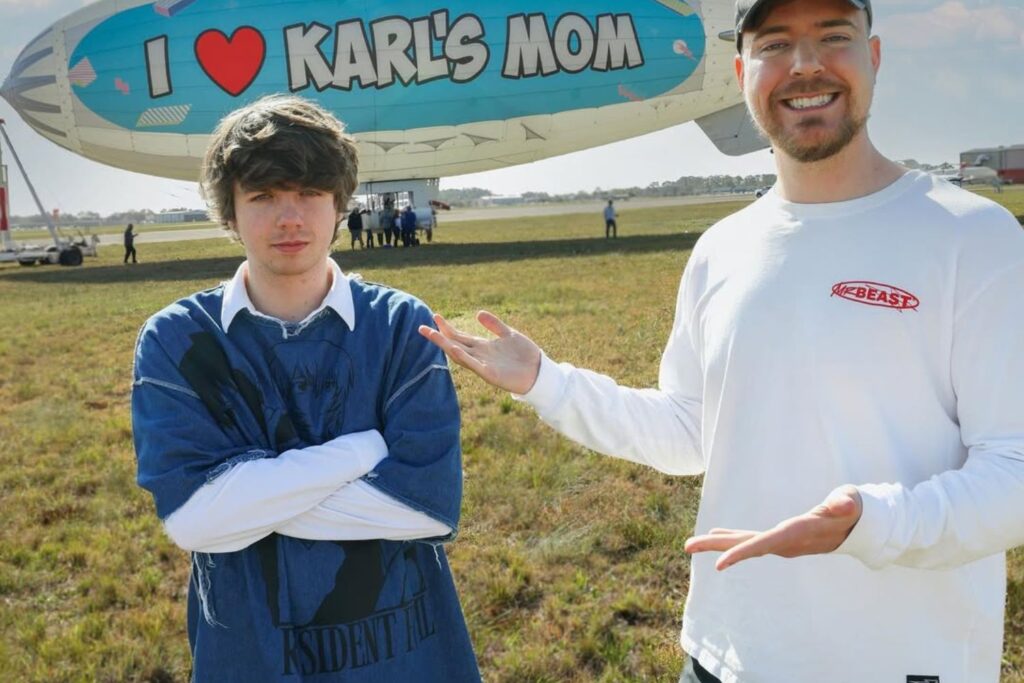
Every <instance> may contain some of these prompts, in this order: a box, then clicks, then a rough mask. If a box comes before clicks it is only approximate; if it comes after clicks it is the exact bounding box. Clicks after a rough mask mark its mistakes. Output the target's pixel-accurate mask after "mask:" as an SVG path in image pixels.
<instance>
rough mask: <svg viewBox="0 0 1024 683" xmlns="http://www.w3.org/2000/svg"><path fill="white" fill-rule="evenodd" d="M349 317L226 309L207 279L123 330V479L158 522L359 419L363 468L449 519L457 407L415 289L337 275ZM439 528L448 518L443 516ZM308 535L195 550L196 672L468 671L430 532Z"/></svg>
mask: <svg viewBox="0 0 1024 683" xmlns="http://www.w3.org/2000/svg"><path fill="white" fill-rule="evenodd" d="M350 285H351V289H352V296H353V303H354V307H355V319H356V321H357V322H356V324H355V328H354V329H349V327H348V325H346V323H345V322H344V321H343V320H342V319H341V318H340V317H339V316H338V314H337V313H336V312H335V311H334V310H332V309H330V308H325V309H323V310H322V311H320V313H319V314H317V315H316V316H314V317H313V318H312V319H311V320H307V321H304V323H303V324H302V325H283V326H282V324H281V323H280V322H278V321H274V320H271V319H267V318H263V317H260V316H256V315H253V314H251V313H250V312H249V311H247V310H243V311H241V312H240V313H238V314H237V317H236V318H235V320H234V322H232V323H231V325H230V328H229V331H227V332H226V331H225V330H223V329H222V328H221V323H220V313H221V304H222V301H223V294H224V287H223V286H220V287H216V288H213V289H210V290H207V291H204V292H199V293H197V294H194V295H192V296H190V297H187V298H185V299H182V300H180V301H178V302H176V303H174V304H172V305H170V306H168V307H167V308H165V309H164V310H162V311H160V312H159V313H157V314H156V315H154V316H153V317H152V318H150V319H149V321H148V322H147V323H146V324H145V326H144V327H143V328H142V331H141V332H140V334H139V339H138V343H137V347H136V354H135V378H134V379H135V381H134V387H133V391H132V428H133V432H134V437H135V447H136V453H137V457H138V481H139V484H140V485H141V486H142V487H144V488H145V489H147V490H148V491H150V492H151V493H152V494H153V497H154V499H155V502H156V509H157V514H158V515H159V516H160V518H161V519H166V518H167V516H168V515H170V514H171V513H173V512H174V511H175V510H176V509H177V508H178V507H179V506H181V505H182V504H183V503H185V502H186V501H187V500H188V499H189V497H191V495H192V494H193V493H194V492H195V491H196V490H197V489H199V488H200V487H201V486H203V484H205V483H206V482H208V481H212V480H213V479H214V478H216V476H218V475H219V474H221V473H223V472H224V471H226V470H227V469H229V468H230V467H231V465H233V464H235V463H238V462H242V461H245V460H250V459H253V458H273V457H275V456H276V455H277V454H278V453H281V452H284V451H286V450H289V449H293V448H304V447H307V446H312V445H317V444H322V443H325V442H327V441H329V440H331V439H333V438H335V437H338V436H341V435H344V434H349V433H354V432H360V431H365V430H370V429H376V430H377V431H379V432H380V433H381V434H382V435H383V437H384V440H385V442H386V443H387V445H388V456H387V457H386V458H385V459H383V460H382V461H381V462H380V463H379V464H378V465H377V467H376V468H375V469H374V470H373V471H372V472H370V473H369V474H367V475H366V477H364V480H365V481H366V482H367V483H369V484H371V485H373V486H375V487H376V488H378V489H379V490H381V491H383V492H384V493H386V494H387V495H389V496H391V497H392V498H394V499H396V500H399V501H401V502H402V503H404V504H405V505H407V506H409V507H411V508H413V509H415V510H418V511H420V512H423V513H425V514H427V515H429V516H431V517H433V518H435V519H437V520H439V521H441V522H443V523H444V524H446V525H447V526H449V527H450V528H452V529H453V530H454V529H456V528H457V525H458V519H459V507H460V503H461V494H462V467H461V453H460V447H459V407H458V403H457V400H456V396H455V391H454V387H453V385H452V382H451V377H450V374H449V372H448V368H447V364H446V362H445V360H444V357H443V355H442V354H441V352H440V351H439V350H438V349H437V348H436V347H434V346H433V345H432V344H430V343H429V342H428V341H426V340H425V339H423V338H422V337H421V336H420V335H419V333H418V332H417V328H418V327H419V325H421V324H427V325H430V324H432V320H431V315H430V312H429V310H428V309H427V308H426V306H424V305H423V304H422V303H421V302H420V301H418V300H417V299H415V298H413V297H411V296H409V295H407V294H404V293H402V292H398V291H396V290H392V289H388V288H385V287H381V286H377V285H372V284H367V283H363V282H360V281H357V280H350ZM453 535H454V531H453ZM441 540H447V539H434V540H433V541H432V542H397V541H385V540H373V541H310V540H304V539H298V538H292V537H288V536H282V535H280V534H276V533H272V534H270V535H269V536H267V537H266V538H264V539H262V540H260V541H258V542H256V543H254V544H253V545H250V546H249V547H247V548H245V549H243V550H239V551H236V552H230V553H216V554H204V553H195V554H194V557H193V565H194V572H193V579H192V581H191V583H190V586H189V601H188V608H189V609H188V634H189V642H190V645H191V649H192V655H193V666H194V671H193V676H194V680H195V681H201V682H204V681H217V682H218V683H219V682H224V683H228V682H230V681H245V682H247V683H249V682H252V683H256V682H260V681H268V682H271V681H274V682H276V681H314V682H321V681H323V682H328V681H330V682H335V681H346V682H347V681H353V682H357V683H363V682H367V683H369V682H371V681H372V682H380V683H383V682H388V683H391V682H396V681H423V682H428V681H446V682H447V681H478V680H480V675H479V672H478V669H477V665H476V660H475V657H474V655H473V651H472V646H471V644H470V641H469V636H468V632H467V630H466V626H465V621H464V619H463V615H462V611H461V608H460V606H459V602H458V597H457V595H456V593H455V587H454V584H453V582H452V577H451V574H450V572H449V569H448V564H447V561H446V558H445V555H444V551H443V549H442V548H441V546H440V545H439V541H441Z"/></svg>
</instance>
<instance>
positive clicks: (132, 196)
mask: <svg viewBox="0 0 1024 683" xmlns="http://www.w3.org/2000/svg"><path fill="white" fill-rule="evenodd" d="M83 4H87V3H83V2H82V1H81V0H0V80H2V79H3V77H5V76H6V74H7V73H8V71H9V69H10V66H11V64H12V63H13V61H14V59H15V57H17V55H18V54H19V53H20V52H21V50H22V48H23V47H24V46H25V44H26V43H27V41H28V40H30V39H31V38H32V37H33V36H35V35H36V34H37V33H39V32H40V31H42V30H43V29H45V28H46V27H48V26H50V25H51V24H53V23H54V22H56V21H58V20H59V19H61V18H63V17H64V16H66V15H67V14H69V13H70V12H72V11H74V10H75V9H77V8H78V7H81V6H82V5H83ZM876 5H877V7H876V10H875V12H876V18H875V32H876V33H877V34H878V35H879V36H881V38H882V46H883V63H882V69H881V72H880V75H879V82H878V89H877V92H876V96H875V104H874V107H873V110H872V118H871V122H870V124H869V127H870V131H871V136H872V139H873V140H874V141H875V143H876V145H877V146H878V147H879V148H880V149H881V150H882V151H883V152H884V153H885V154H887V155H888V156H890V157H892V158H895V159H907V158H913V159H917V160H918V161H923V162H929V163H939V162H942V161H951V162H956V161H957V159H958V156H959V152H960V151H962V150H965V149H969V148H972V147H982V146H989V145H1008V144H1020V143H1024V2H1022V0H881V1H880V2H877V3H876ZM0 118H4V119H6V120H7V122H8V125H7V128H8V133H9V134H10V135H11V137H12V139H13V142H14V144H15V146H16V147H17V149H18V153H19V155H20V156H21V158H22V161H23V162H24V163H25V165H26V167H27V169H28V171H29V174H30V176H31V177H32V179H33V182H34V183H35V185H36V189H37V190H38V192H39V195H40V198H41V200H42V202H43V204H44V205H45V206H46V208H47V209H50V208H54V207H56V208H59V209H61V210H62V211H65V212H77V211H82V210H93V211H98V212H100V213H110V212H113V211H118V210H124V209H131V208H144V207H148V208H151V209H154V210H160V209H164V208H170V207H173V206H194V207H199V206H201V205H202V202H201V200H200V199H199V197H198V194H197V192H196V190H195V184H194V183H187V182H182V181H172V180H166V179H160V178H154V177H152V176H145V175H140V174H136V173H130V172H127V171H122V170H119V169H114V168H111V167H108V166H104V165H102V164H97V163H95V162H91V161H88V160H86V159H83V158H81V157H78V156H76V155H75V154H73V153H71V152H68V151H66V150H64V149H62V148H60V147H57V146H56V145H54V144H52V143H50V142H49V141H47V140H45V139H44V138H42V137H41V136H39V135H38V134H36V133H35V132H34V131H32V130H31V129H29V128H28V127H27V126H26V125H25V124H24V123H23V122H22V121H21V119H20V118H19V117H18V115H17V114H16V113H14V112H13V110H12V109H11V108H10V106H9V105H8V104H7V103H6V102H5V101H3V100H0ZM5 160H6V162H7V164H8V166H9V167H10V169H9V171H10V175H11V210H12V213H15V214H25V213H34V212H35V208H34V205H33V202H32V200H31V197H30V196H29V193H28V191H27V189H26V188H25V186H24V184H23V183H22V181H21V179H20V177H18V173H17V170H16V169H15V168H14V164H13V160H11V159H9V158H7V155H6V153H5ZM772 171H773V167H772V162H771V157H770V155H768V154H767V153H766V152H759V153H755V154H750V155H747V156H743V157H735V158H734V157H727V156H724V155H722V154H720V153H719V152H718V150H716V149H715V148H714V146H713V145H711V143H710V142H708V141H707V139H706V138H705V137H704V135H703V133H702V132H701V131H700V129H699V128H697V126H696V125H695V124H692V123H690V124H684V125H682V126H677V127H674V128H670V129H667V130H665V131H661V132H658V133H653V134H650V135H646V136H643V137H640V138H634V139H633V140H629V141H625V142H619V143H615V144H612V145H606V146H604V147H599V148H595V149H591V150H586V151H583V152H577V153H575V154H570V155H566V156H563V157H558V158H554V159H549V160H545V161H540V162H535V163H533V164H528V165H525V166H517V167H512V168H508V169H503V170H499V171H490V172H487V173H479V174H474V175H470V176H461V177H455V178H447V179H444V180H442V187H467V186H477V187H485V188H488V189H490V190H492V191H493V192H495V193H498V194H517V193H520V192H525V191H531V190H532V191H543V192H551V193H558V192H569V191H574V190H580V189H585V190H592V189H594V188H595V187H603V188H610V187H623V186H631V185H641V186H644V185H648V184H650V183H651V182H658V181H662V180H672V179H675V178H677V177H679V176H682V175H709V174H715V173H729V174H739V175H745V174H751V173H770V172H772Z"/></svg>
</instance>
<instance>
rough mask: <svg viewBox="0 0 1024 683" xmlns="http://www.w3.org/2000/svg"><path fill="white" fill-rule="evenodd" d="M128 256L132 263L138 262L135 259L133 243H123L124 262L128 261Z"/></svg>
mask: <svg viewBox="0 0 1024 683" xmlns="http://www.w3.org/2000/svg"><path fill="white" fill-rule="evenodd" d="M129 256H131V257H132V263H138V261H136V260H135V246H134V245H127V244H126V245H124V262H125V263H128V257H129Z"/></svg>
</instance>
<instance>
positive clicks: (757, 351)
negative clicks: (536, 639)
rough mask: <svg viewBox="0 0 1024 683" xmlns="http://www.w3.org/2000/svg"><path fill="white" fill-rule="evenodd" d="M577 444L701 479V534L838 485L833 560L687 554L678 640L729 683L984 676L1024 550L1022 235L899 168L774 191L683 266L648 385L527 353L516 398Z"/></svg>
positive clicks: (796, 505) (1003, 214)
mask: <svg viewBox="0 0 1024 683" xmlns="http://www.w3.org/2000/svg"><path fill="white" fill-rule="evenodd" d="M525 400H527V401H528V402H529V403H530V404H532V405H533V406H534V407H535V408H536V409H537V411H538V412H539V414H540V415H541V417H542V418H543V419H544V420H545V421H546V422H548V423H549V424H551V425H552V426H553V427H555V428H556V429H558V430H559V431H561V432H562V433H564V434H566V435H567V436H569V437H570V438H572V439H574V440H576V441H579V442H581V443H583V444H585V445H587V446H589V447H590V448H593V449H594V450H597V451H600V452H602V453H606V454H609V455H614V456H617V457H621V458H625V459H628V460H632V461H635V462H639V463H643V464H647V465H650V466H652V467H655V468H657V469H658V470H661V471H663V472H668V473H671V474H697V473H701V472H703V473H704V475H705V478H704V486H703V493H702V497H701V503H700V510H699V514H698V518H697V522H696V529H695V532H696V533H705V532H707V531H708V530H709V529H711V528H713V527H725V528H736V529H755V530H763V529H768V528H771V527H772V526H774V525H775V524H777V523H778V522H780V521H782V520H784V519H787V518H789V517H792V516H795V515H799V514H802V513H804V512H806V511H808V510H809V509H811V508H812V507H813V506H815V505H817V504H818V503H820V502H821V501H822V500H824V498H825V497H826V496H827V495H828V494H829V492H830V491H832V490H833V489H834V488H835V487H837V486H840V485H842V484H848V483H849V484H855V485H857V486H858V489H859V490H860V492H861V495H862V497H863V500H864V512H863V516H862V518H861V520H860V522H859V523H858V524H857V526H856V527H855V528H854V530H853V531H852V533H851V534H850V536H849V538H848V539H847V540H846V542H845V543H843V545H842V546H840V548H839V549H838V550H837V551H836V552H834V553H831V554H828V555H817V556H810V557H802V558H796V559H783V558H779V557H775V556H769V557H764V558H758V559H753V560H749V561H746V562H742V563H740V564H738V565H735V566H733V567H731V568H729V569H728V570H726V571H724V572H718V571H716V570H715V568H714V562H715V559H716V555H717V554H716V553H702V554H698V555H695V556H694V557H693V558H692V573H691V587H690V592H689V596H688V598H687V603H686V609H685V613H684V618H683V628H682V634H681V642H682V646H683V648H684V649H685V650H686V651H687V652H688V653H690V654H691V655H693V656H695V657H697V658H698V659H699V661H700V662H701V664H702V665H703V666H704V667H705V668H706V669H708V670H709V671H710V672H712V673H713V674H715V675H717V676H719V677H720V678H721V679H722V681H723V682H724V683H731V682H733V681H742V682H743V683H782V682H785V683H820V682H822V681H836V682H840V683H912V682H920V681H933V682H935V683H995V682H996V681H998V680H999V671H1000V659H1001V652H1002V637H1003V611H1004V601H1005V595H1006V574H1005V556H1004V552H1003V551H1004V550H1005V549H1007V548H1009V547H1012V546H1015V545H1019V544H1021V543H1024V231H1022V230H1021V228H1020V226H1019V225H1018V224H1017V221H1016V220H1014V219H1013V217H1012V216H1011V215H1010V214H1009V213H1008V212H1007V211H1005V210H1004V209H1003V208H1001V207H999V206H997V205H996V204H994V203H992V202H989V201H987V200H984V199H981V198H978V197H977V196H975V195H973V194H971V193H969V192H966V191H963V190H960V189H958V188H955V187H953V186H952V185H950V184H948V183H946V182H944V181H940V180H937V179H935V178H933V177H932V176H929V175H926V174H923V173H919V172H909V173H907V174H905V175H904V176H903V177H902V178H900V179H899V180H898V181H896V182H895V183H893V184H892V185H890V186H889V187H887V188H885V189H883V190H881V191H879V192H877V193H874V194H872V195H869V196H866V197H862V198H859V199H855V200H851V201H845V202H839V203H831V204H816V205H809V204H794V203H790V202H787V201H785V200H783V199H782V198H781V197H779V196H778V195H777V194H776V193H775V192H774V191H772V192H769V193H768V194H767V195H765V197H763V198H762V199H761V200H759V201H757V202H755V203H754V204H752V205H751V206H749V207H747V208H746V209H744V210H742V211H740V212H738V213H736V214H734V215H732V216H730V217H728V218H726V219H724V220H723V221H721V222H719V223H718V224H717V225H715V226H714V227H712V228H711V229H709V230H708V231H707V232H706V233H705V234H704V235H703V236H702V237H701V239H700V240H699V241H698V243H697V245H696V246H695V247H694V250H693V253H692V255H691V257H690V259H689V262H688V263H687V265H686V269H685V272H684V274H683V279H682V285H681V287H680V291H679V298H678V303H677V307H676V319H675V324H674V326H673V329H672V333H671V337H670V338H669V341H668V345H667V347H666V349H665V353H664V356H663V358H662V362H661V370H660V375H659V388H658V389H639V390H637V389H627V388H623V387H619V386H617V385H616V384H615V383H614V382H613V381H612V380H611V379H609V378H607V377H604V376H601V375H598V374H596V373H592V372H589V371H586V370H580V369H576V368H573V367H571V366H569V365H564V364H563V365H556V364H555V363H553V362H552V361H550V360H549V359H547V358H544V359H543V361H542V366H541V372H540V375H539V377H538V379H537V383H536V385H535V386H534V388H533V389H531V391H530V393H529V394H527V395H526V396H525Z"/></svg>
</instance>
